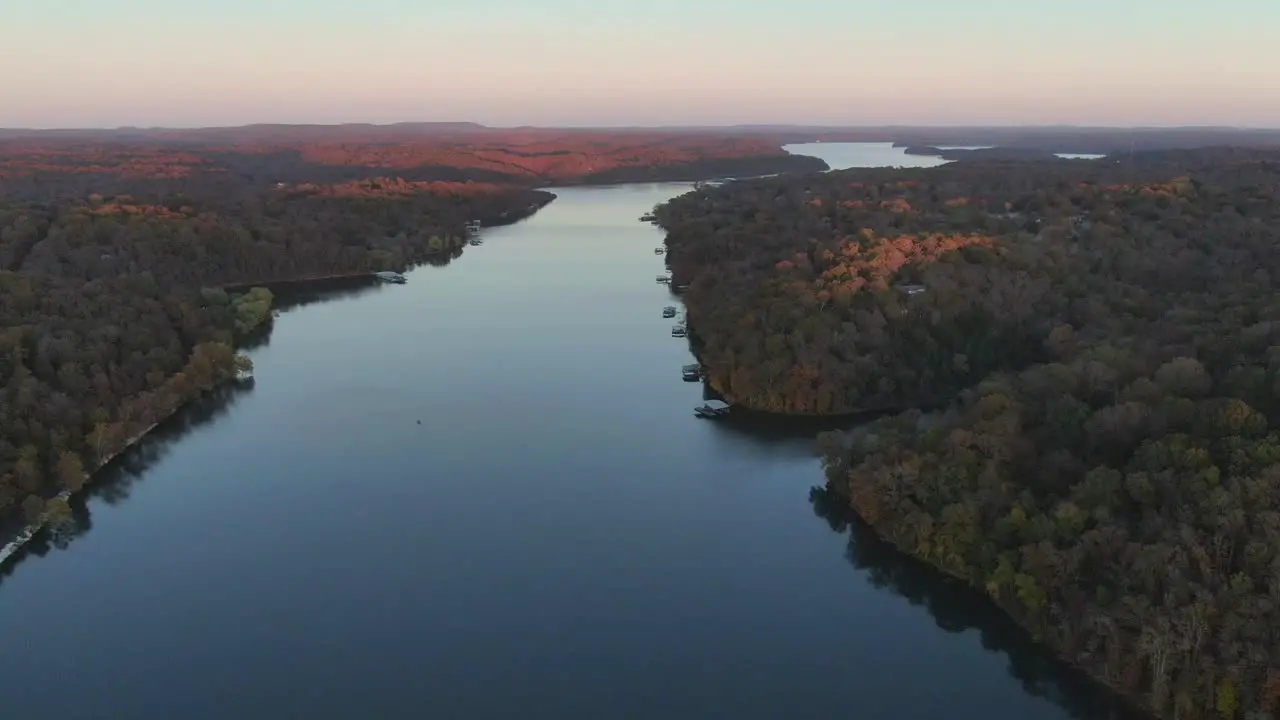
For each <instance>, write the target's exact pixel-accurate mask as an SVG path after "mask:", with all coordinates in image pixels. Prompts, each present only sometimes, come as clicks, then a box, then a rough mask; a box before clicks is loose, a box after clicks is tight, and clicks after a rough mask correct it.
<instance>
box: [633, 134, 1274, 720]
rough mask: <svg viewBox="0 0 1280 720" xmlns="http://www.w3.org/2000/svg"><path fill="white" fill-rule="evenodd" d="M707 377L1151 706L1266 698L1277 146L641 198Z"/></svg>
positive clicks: (1248, 711) (1269, 692)
mask: <svg viewBox="0 0 1280 720" xmlns="http://www.w3.org/2000/svg"><path fill="white" fill-rule="evenodd" d="M658 215H659V218H660V220H661V222H662V223H663V225H664V226H666V227H667V228H668V229H669V231H670V236H669V238H668V244H669V246H670V252H669V256H670V258H671V262H672V263H673V269H674V273H675V276H676V280H675V281H676V282H691V283H692V287H691V288H690V290H689V291H688V294H687V297H686V301H687V306H688V313H689V318H690V326H691V328H692V329H693V330H694V331H695V332H696V333H697V334H698V335H699V336H700V338H701V340H702V341H703V342H704V343H705V350H704V353H705V356H704V358H703V360H704V361H705V362H706V363H707V365H708V368H709V370H710V374H711V381H712V384H713V385H715V386H716V387H717V388H718V389H720V390H721V391H722V392H724V393H725V395H726V396H727V397H728V398H729V399H731V400H732V401H734V402H738V403H742V404H745V405H749V406H754V407H759V408H764V409H771V410H780V411H792V412H820V413H830V412H843V411H849V410H855V409H859V408H869V407H877V406H894V407H898V408H909V407H911V406H913V405H917V404H922V403H931V402H933V401H936V400H938V399H939V398H943V399H947V398H951V397H953V396H954V397H957V399H956V400H955V402H954V403H952V404H950V405H949V406H948V407H947V409H946V410H943V411H940V412H936V413H923V412H920V411H918V410H915V411H910V412H907V413H905V414H901V415H898V416H896V417H893V418H888V419H885V420H882V421H879V422H876V423H873V424H870V425H868V426H864V427H862V428H860V429H859V430H857V431H855V432H854V433H852V434H850V435H844V434H832V435H827V436H824V437H823V438H822V439H821V441H822V446H823V449H824V454H825V457H826V468H827V478H828V491H829V492H831V493H832V494H834V495H835V496H837V497H840V498H843V499H844V501H846V502H848V503H849V504H850V505H851V506H852V508H853V509H855V510H856V511H857V513H858V514H859V516H860V517H861V518H862V519H863V520H865V521H866V522H867V523H868V524H869V525H870V526H872V527H873V528H874V529H875V530H876V531H877V533H879V534H880V535H882V536H883V537H885V538H887V539H889V540H890V541H891V542H893V543H894V544H896V545H897V546H899V547H900V548H902V549H903V550H905V551H907V552H909V553H911V554H912V555H915V556H917V557H919V558H921V559H924V560H926V561H927V562H929V563H931V564H933V565H935V566H937V567H939V568H941V569H943V570H944V571H946V572H948V573H951V574H954V575H956V576H957V577H960V578H963V579H964V580H966V581H967V582H969V583H971V584H972V585H973V586H975V587H977V588H979V589H982V590H984V591H985V592H986V593H987V594H988V595H989V596H990V597H991V598H992V600H993V601H994V602H996V603H998V604H999V605H1000V606H1001V607H1002V608H1004V609H1005V610H1006V611H1007V612H1008V613H1009V614H1010V615H1011V616H1012V617H1013V618H1015V620H1017V621H1018V622H1019V624H1021V625H1022V626H1023V627H1024V628H1026V629H1027V630H1028V631H1030V632H1031V633H1032V634H1033V635H1035V636H1036V637H1037V638H1039V639H1040V640H1041V641H1043V642H1045V643H1046V644H1048V645H1049V646H1051V647H1052V648H1054V649H1055V650H1056V651H1057V652H1058V653H1059V654H1061V655H1062V656H1063V657H1064V658H1066V659H1068V660H1070V661H1071V662H1073V663H1075V664H1078V665H1079V666H1081V667H1082V668H1083V669H1085V671H1086V672H1088V673H1089V674H1090V675H1091V676H1092V677H1094V678H1096V679H1098V680H1099V681H1101V682H1103V683H1106V684H1107V685H1109V686H1111V687H1113V688H1115V689H1116V690H1118V691H1119V692H1121V693H1124V694H1125V695H1127V696H1129V697H1132V698H1134V699H1135V700H1137V701H1138V702H1140V703H1141V704H1143V705H1144V706H1145V707H1147V708H1149V709H1150V710H1152V711H1154V712H1155V713H1156V714H1158V715H1160V716H1162V717H1169V718H1174V717H1178V718H1210V717H1214V718H1261V717H1273V716H1275V713H1276V712H1277V710H1280V433H1278V432H1276V430H1275V429H1274V428H1277V427H1278V426H1277V423H1280V299H1277V295H1276V293H1275V281H1274V278H1276V277H1280V153H1276V152H1264V151H1250V150H1232V151H1200V152H1171V153H1152V154H1143V153H1139V154H1137V155H1135V156H1134V162H1133V163H1132V164H1130V163H1127V162H1121V163H1117V162H1114V161H1107V162H1043V163H1014V162H989V163H979V162H974V163H960V164H957V165H956V166H944V167H940V168H934V169H930V170H914V171H910V170H901V171H893V170H884V171H849V172H838V173H831V174H828V175H821V176H818V175H814V176H806V177H793V178H780V179H770V180H762V181H753V182H748V183H738V184H730V185H728V186H724V187H721V188H712V189H705V190H702V191H699V192H697V193H692V194H690V195H687V196H684V197H682V198H679V199H677V200H675V201H673V202H672V203H670V204H668V205H667V206H665V207H663V208H661V209H660V210H659V212H658Z"/></svg>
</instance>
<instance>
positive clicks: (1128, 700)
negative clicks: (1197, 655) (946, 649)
mask: <svg viewBox="0 0 1280 720" xmlns="http://www.w3.org/2000/svg"><path fill="white" fill-rule="evenodd" d="M829 483H830V481H828V486H829ZM833 495H835V496H836V497H838V498H840V499H841V502H843V503H844V504H845V507H846V508H847V509H848V511H849V512H851V513H853V514H854V516H855V517H856V518H857V520H858V522H860V523H862V524H863V525H864V526H865V527H866V528H867V529H869V530H870V531H871V532H872V533H873V534H875V536H876V537H877V538H879V540H880V541H881V542H883V543H886V544H888V545H889V546H890V547H892V548H893V549H894V550H895V551H896V552H899V553H901V554H902V555H903V557H906V558H910V559H911V560H914V561H916V562H919V563H923V564H924V565H925V566H927V567H928V568H929V569H931V570H933V571H935V572H938V573H940V574H941V575H942V576H943V577H947V578H952V579H954V580H956V581H957V582H959V583H961V584H963V585H964V586H965V587H966V588H968V589H970V590H973V591H975V592H978V593H981V594H982V595H983V596H984V597H986V598H987V602H988V603H989V604H990V605H991V607H992V608H994V609H995V610H996V611H998V612H999V613H1000V614H1001V615H1003V616H1004V617H1005V618H1007V619H1008V620H1009V622H1011V623H1013V625H1014V627H1016V628H1018V630H1019V631H1020V632H1022V633H1023V634H1024V635H1025V637H1026V638H1027V640H1028V641H1029V642H1031V643H1032V644H1034V645H1036V646H1038V647H1042V648H1044V649H1045V650H1047V651H1048V652H1049V653H1050V654H1052V655H1053V657H1054V658H1055V659H1056V660H1057V661H1058V662H1061V663H1062V664H1063V665H1065V666H1066V667H1068V668H1070V669H1071V670H1072V671H1074V672H1078V673H1079V674H1080V676H1081V677H1083V678H1084V679H1086V680H1088V681H1089V682H1090V683H1091V684H1093V685H1094V686H1095V687H1097V688H1098V689H1099V690H1100V691H1103V692H1105V693H1107V694H1108V695H1110V696H1112V697H1113V698H1115V699H1116V700H1118V701H1119V702H1120V703H1122V704H1123V705H1125V706H1126V707H1127V709H1129V710H1130V711H1132V712H1135V713H1138V714H1140V715H1142V716H1143V717H1145V718H1151V719H1152V720H1156V719H1157V718H1159V717H1160V716H1159V715H1157V714H1156V713H1155V712H1154V711H1153V710H1151V708H1150V707H1148V705H1147V703H1146V702H1144V701H1143V700H1142V698H1141V697H1137V696H1135V695H1133V694H1132V693H1127V692H1125V691H1123V690H1121V689H1119V688H1117V687H1116V686H1114V685H1112V684H1111V683H1109V682H1107V681H1106V680H1104V679H1103V678H1100V677H1098V676H1097V675H1095V674H1094V673H1093V672H1091V671H1090V670H1089V669H1088V668H1087V667H1085V666H1083V665H1081V664H1080V663H1078V662H1076V661H1075V660H1073V659H1071V658H1070V657H1067V656H1066V655H1064V654H1063V653H1062V652H1061V651H1060V650H1059V649H1058V648H1057V647H1056V646H1055V645H1053V644H1051V643H1048V642H1046V641H1044V640H1043V639H1041V638H1039V637H1037V636H1036V634H1035V633H1034V632H1033V631H1032V630H1031V629H1030V628H1028V627H1027V626H1026V625H1024V624H1023V623H1022V621H1021V620H1020V619H1019V618H1018V616H1017V615H1015V614H1014V613H1011V612H1009V611H1008V610H1007V609H1005V607H1004V606H1003V605H1002V604H1000V602H998V601H997V600H995V599H993V598H991V596H990V595H987V593H986V592H985V590H984V589H983V588H982V587H979V586H977V585H974V584H973V583H972V582H971V581H970V580H969V579H968V578H966V577H964V576H962V575H957V574H956V573H954V572H952V571H950V570H948V569H947V568H944V567H942V566H941V565H938V564H937V563H935V562H933V561H932V560H929V559H927V558H923V557H920V556H919V555H916V554H915V553H913V552H910V551H908V550H907V549H905V548H903V547H902V545H901V544H900V543H898V541H897V540H895V539H894V538H893V536H892V535H891V534H890V533H886V532H884V531H883V530H881V529H880V527H878V526H877V525H875V524H873V523H871V522H868V521H867V519H866V518H865V517H863V516H862V513H860V512H859V511H858V509H857V508H855V507H854V506H853V503H852V501H851V500H850V499H849V498H847V497H845V496H843V495H842V494H840V493H839V492H833ZM882 524H883V523H882Z"/></svg>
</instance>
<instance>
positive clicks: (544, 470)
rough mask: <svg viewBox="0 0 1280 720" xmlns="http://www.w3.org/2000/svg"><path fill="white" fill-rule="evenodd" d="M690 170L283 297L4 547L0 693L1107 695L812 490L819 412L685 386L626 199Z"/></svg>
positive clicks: (50, 705) (290, 697)
mask: <svg viewBox="0 0 1280 720" xmlns="http://www.w3.org/2000/svg"><path fill="white" fill-rule="evenodd" d="M799 150H800V151H808V152H812V153H813V154H819V155H822V156H824V157H826V158H827V159H828V161H829V162H831V164H832V165H833V166H842V165H844V164H845V163H849V162H859V158H862V160H861V161H862V162H873V161H874V162H880V161H881V160H883V159H884V158H886V157H889V156H890V154H889V153H887V151H886V150H885V149H884V148H882V147H879V144H876V147H867V146H865V145H863V144H844V143H822V144H818V145H814V146H806V147H804V148H800V149H799ZM900 160H901V161H902V163H903V164H920V163H928V162H929V161H930V160H931V159H930V158H920V157H909V156H906V155H902V157H901V158H900ZM687 189H688V186H687V185H682V184H660V185H623V186H613V187H607V188H572V189H558V190H556V191H555V192H556V193H557V194H558V195H559V197H558V199H557V200H556V201H555V202H554V203H552V204H551V205H549V206H548V207H546V208H545V209H543V210H542V211H541V212H540V213H538V214H537V215H536V216H535V217H533V218H532V219H530V220H528V221H525V222H523V223H520V224H518V225H513V226H509V227H504V228H496V229H489V230H486V231H485V232H484V239H485V244H484V245H483V246H481V247H470V248H467V249H466V251H465V254H464V255H463V256H462V257H461V258H460V259H458V260H456V261H455V262H453V263H451V264H449V265H447V266H444V267H423V268H419V269H417V270H415V271H413V272H411V273H409V276H408V283H407V284H406V285H401V286H390V285H360V284H354V285H352V286H349V287H345V288H342V289H340V290H334V291H332V292H327V293H313V294H312V295H311V296H309V297H305V298H303V297H299V298H296V299H295V303H294V304H293V305H292V307H288V302H285V305H286V309H285V310H284V311H283V312H282V313H281V315H280V316H279V317H278V318H277V321H276V325H275V329H274V331H273V333H272V334H271V336H270V338H269V341H268V342H266V343H265V344H263V345H260V346H259V347H256V348H254V349H253V350H252V351H251V354H252V357H253V361H254V364H255V366H256V372H255V375H256V379H255V381H254V383H253V385H252V387H247V388H241V389H235V390H228V391H225V392H223V393H220V394H219V395H218V396H217V397H213V398H210V399H209V401H207V402H205V403H202V404H200V405H198V406H194V407H192V408H190V409H189V410H188V411H186V412H184V413H183V414H182V415H181V416H180V417H179V418H177V419H176V421H175V422H174V423H171V424H169V425H168V426H166V427H165V428H164V429H163V430H162V431H161V432H159V433H157V434H156V435H155V436H154V437H151V438H148V439H147V440H145V441H144V442H142V443H141V444H140V445H139V446H138V447H137V448H135V450H134V451H131V452H130V453H129V454H128V455H127V457H126V458H125V459H124V462H122V463H120V464H118V466H117V467H115V468H114V469H113V470H112V472H111V473H109V474H108V477H106V478H105V479H104V481H103V482H102V483H100V484H99V485H97V486H96V488H95V490H94V493H93V495H92V497H90V498H89V499H88V501H87V503H84V504H82V505H81V506H79V507H78V508H77V515H78V520H79V531H78V534H76V535H75V536H72V537H64V538H61V539H60V540H59V541H58V542H57V543H56V546H48V547H37V548H36V552H35V553H32V554H29V555H27V556H26V557H24V558H22V559H21V560H20V561H19V562H17V563H15V564H13V565H12V566H10V567H9V568H7V570H6V575H5V577H3V579H2V580H0V639H2V640H3V643H4V647H5V651H4V652H3V653H0V708H3V710H4V713H5V716H6V717H12V718H22V719H23V720H31V719H36V718H58V719H60V720H70V719H74V718H102V717H112V718H171V717H174V718H177V717H180V718H238V719H242V718H282V717H306V718H312V719H314V718H351V717H378V718H422V717H439V718H468V719H473V718H515V717H521V718H525V717H530V718H542V717H548V718H551V717H554V718H667V719H669V718H700V719H701V718H713V717H735V718H780V717H809V718H823V717H837V716H848V717H857V718H944V717H984V718H1009V719H1010V720H1014V719H1016V720H1039V719H1050V718H1052V719H1058V718H1069V717H1081V718H1084V717H1102V716H1104V708H1105V705H1104V704H1103V703H1102V701H1101V700H1100V698H1099V697H1098V695H1097V694H1096V693H1094V692H1093V691H1092V690H1090V689H1089V688H1088V687H1086V686H1084V685H1082V684H1081V683H1080V682H1079V680H1078V678H1077V677H1076V676H1075V675H1073V674H1071V673H1068V672H1065V671H1063V670H1062V669H1061V668H1060V667H1058V666H1057V665H1056V664H1055V663H1053V662H1051V661H1050V660H1049V659H1048V658H1047V656H1046V655H1045V654H1044V653H1042V652H1039V651H1038V650H1036V649H1035V648H1033V647H1031V646H1030V645H1029V644H1028V643H1026V642H1025V640H1023V639H1022V638H1021V636H1020V635H1019V634H1018V633H1016V632H1014V631H1013V629H1012V628H1010V627H1009V625H1008V624H1007V623H1004V622H1002V621H1001V620H1000V618H999V617H998V616H996V615H995V614H993V613H992V612H991V610H990V608H989V607H988V606H986V605H985V604H984V603H983V602H982V601H981V600H980V598H976V597H975V596H974V595H973V594H971V593H968V592H965V591H963V590H962V589H960V588H958V587H956V585H955V584H954V583H951V582H947V581H944V580H942V579H941V578H940V577H939V576H938V575H937V574H935V573H932V572H930V571H927V570H924V569H922V568H920V567H918V566H917V565H915V564H914V563H912V562H910V561H908V560H907V559H905V558H903V557H902V556H901V555H898V554H897V553H894V552H892V551H889V550H888V549H886V548H885V547H883V546H882V545H881V544H879V543H877V542H876V541H875V540H874V538H869V537H866V536H865V535H864V534H863V532H862V531H861V530H860V529H859V528H858V527H857V526H855V525H850V524H849V523H848V522H847V519H846V518H845V517H843V516H842V515H841V513H840V512H839V511H838V510H837V509H833V508H829V507H826V503H825V502H824V501H823V499H822V497H821V496H820V495H819V496H811V488H812V487H813V486H815V485H819V484H820V483H821V481H822V477H821V472H820V468H819V465H818V462H817V460H816V459H815V457H814V455H813V452H812V443H811V437H812V434H813V432H814V428H811V427H810V428H796V427H793V426H789V425H785V424H783V425H773V426H759V425H756V426H745V427H744V426H739V425H735V424H734V423H732V422H729V421H725V422H709V421H703V420H698V419H695V418H694V417H693V416H692V412H691V410H692V408H693V406H694V405H695V404H697V403H699V402H700V400H701V398H702V389H701V386H700V385H698V384H694V383H684V382H682V381H681V379H680V366H681V365H682V364H685V363H687V362H690V355H689V352H688V347H687V344H686V342H685V341H684V340H679V339H675V338H672V337H671V336H670V328H671V325H672V322H673V321H672V320H668V319H663V318H662V316H661V311H662V307H663V305H666V304H678V303H676V301H675V300H674V299H673V298H672V297H671V296H670V295H669V294H668V290H667V288H665V287H664V286H662V285H658V284H656V283H655V282H654V276H655V275H656V274H659V273H661V272H662V270H663V258H662V257H661V256H657V255H655V254H654V252H653V248H654V247H655V246H657V245H659V244H660V243H661V242H662V235H661V232H660V231H658V230H657V229H655V228H653V227H652V226H650V225H647V224H643V223H640V222H638V221H637V218H638V217H639V216H640V215H641V214H643V213H645V212H646V211H648V210H649V209H650V208H651V207H652V206H653V205H654V204H656V203H659V202H661V201H663V200H665V199H667V198H669V197H671V196H673V195H675V194H678V193H681V192H684V191H686V190H687ZM283 300H286V301H287V300H288V299H287V298H283Z"/></svg>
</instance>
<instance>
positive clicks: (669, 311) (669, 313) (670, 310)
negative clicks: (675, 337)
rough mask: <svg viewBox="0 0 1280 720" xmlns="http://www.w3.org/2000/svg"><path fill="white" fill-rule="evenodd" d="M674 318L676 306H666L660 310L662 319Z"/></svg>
mask: <svg viewBox="0 0 1280 720" xmlns="http://www.w3.org/2000/svg"><path fill="white" fill-rule="evenodd" d="M675 316H676V306H675V305H668V306H666V307H664V308H662V317H664V318H673V317H675Z"/></svg>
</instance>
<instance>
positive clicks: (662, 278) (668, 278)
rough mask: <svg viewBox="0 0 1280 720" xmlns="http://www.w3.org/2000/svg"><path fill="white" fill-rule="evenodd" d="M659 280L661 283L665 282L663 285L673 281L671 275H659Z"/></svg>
mask: <svg viewBox="0 0 1280 720" xmlns="http://www.w3.org/2000/svg"><path fill="white" fill-rule="evenodd" d="M658 282H659V283H661V284H663V285H666V284H669V283H670V282H671V276H670V275H659V276H658Z"/></svg>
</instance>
